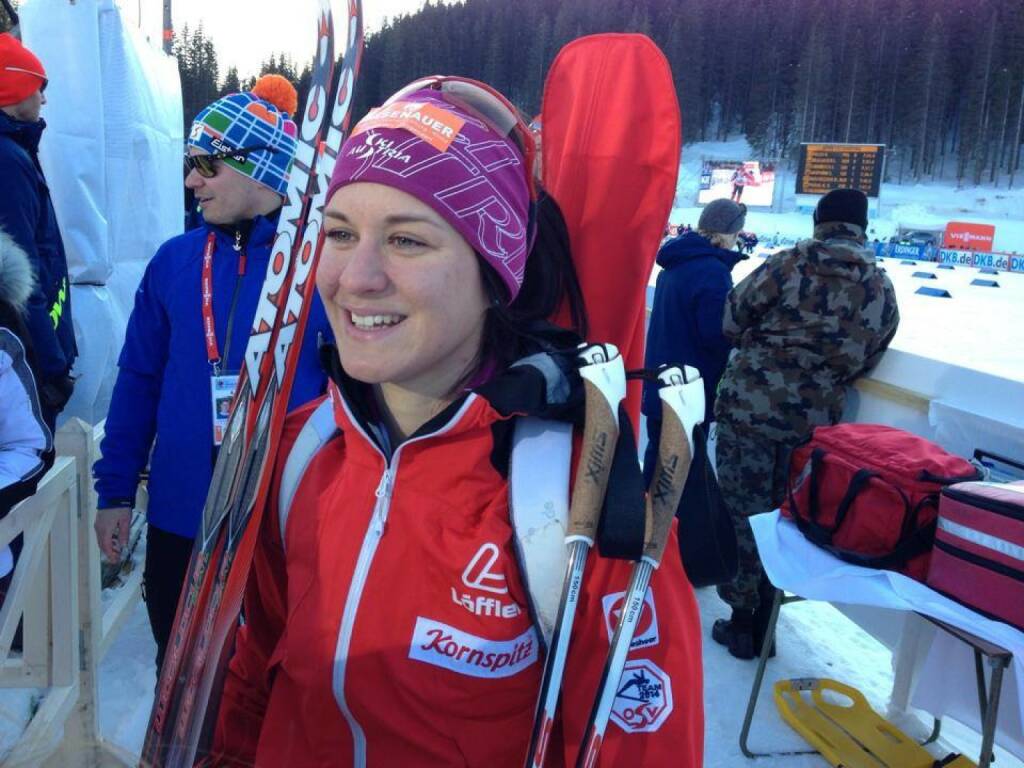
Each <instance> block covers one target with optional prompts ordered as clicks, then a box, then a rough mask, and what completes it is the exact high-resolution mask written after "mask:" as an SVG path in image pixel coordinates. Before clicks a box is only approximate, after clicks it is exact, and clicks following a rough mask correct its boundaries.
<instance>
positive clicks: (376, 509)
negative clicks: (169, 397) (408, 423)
mask: <svg viewBox="0 0 1024 768" xmlns="http://www.w3.org/2000/svg"><path fill="white" fill-rule="evenodd" d="M475 399H476V395H473V394H471V395H469V397H467V398H466V402H465V403H463V404H462V407H461V408H459V410H458V412H457V413H456V414H455V415H454V416H452V418H451V420H450V421H449V422H448V423H447V424H445V425H444V426H443V427H441V428H440V429H438V430H437V431H435V432H431V433H430V434H427V435H420V436H419V437H415V438H413V439H411V440H406V441H405V442H404V443H402V444H401V445H399V446H398V448H396V449H395V452H394V455H392V457H391V461H390V462H388V458H387V456H385V455H384V452H383V451H382V450H381V449H380V447H379V446H378V445H377V443H376V442H374V440H373V439H372V438H371V437H370V436H369V435H368V434H367V433H366V430H364V429H363V427H362V425H360V424H359V421H358V420H357V419H356V418H355V416H354V415H353V413H352V411H351V410H350V409H349V407H348V403H347V402H346V401H345V398H344V396H342V397H341V404H342V407H343V408H344V409H345V413H346V415H347V417H348V420H349V422H351V423H352V424H353V425H355V427H356V429H357V430H358V431H359V433H360V434H361V435H362V436H363V439H364V440H366V441H367V442H368V443H369V444H370V445H372V446H373V447H374V449H375V450H376V451H377V453H379V454H380V456H381V458H382V459H384V471H383V473H381V477H380V480H379V482H378V483H377V489H376V490H375V491H374V497H375V499H376V500H375V502H374V505H373V514H372V515H371V518H370V525H369V527H368V528H367V530H366V534H365V535H364V536H363V544H362V546H361V547H360V549H359V557H358V559H357V560H356V568H355V571H354V572H353V574H352V581H351V582H350V583H349V587H348V595H347V596H346V597H345V608H344V610H343V611H342V615H341V628H340V630H339V631H338V644H337V646H336V648H335V651H334V680H333V681H332V682H333V687H334V698H335V700H336V701H337V702H338V706H339V708H340V709H341V713H342V715H343V716H344V718H345V721H346V722H347V723H348V726H349V728H350V729H351V731H352V745H353V766H354V768H364V767H365V765H366V734H365V733H364V732H363V729H362V726H360V725H359V723H358V721H357V720H356V719H355V716H354V715H353V714H352V711H351V710H350V709H349V706H348V701H347V700H346V699H345V671H346V668H347V667H348V650H349V646H350V645H351V643H352V632H353V629H354V627H355V618H356V613H357V612H358V610H359V603H360V601H361V600H362V596H363V590H364V589H365V587H366V579H367V577H368V576H369V573H370V566H371V565H372V564H373V558H374V556H375V555H376V554H377V546H378V545H379V544H380V540H381V539H382V538H383V537H384V533H385V532H386V530H387V522H388V513H389V512H390V510H391V498H392V496H393V495H394V490H395V477H396V475H397V474H398V462H399V459H400V457H401V454H402V449H403V448H405V446H407V445H409V444H411V443H417V442H420V441H421V440H427V439H429V438H432V437H437V436H439V435H443V434H444V433H445V432H448V431H449V430H451V429H452V428H453V427H454V426H455V425H456V424H458V423H459V421H461V419H462V417H463V415H465V413H466V411H467V410H468V409H469V406H470V405H471V404H472V403H473V401H474V400H475Z"/></svg>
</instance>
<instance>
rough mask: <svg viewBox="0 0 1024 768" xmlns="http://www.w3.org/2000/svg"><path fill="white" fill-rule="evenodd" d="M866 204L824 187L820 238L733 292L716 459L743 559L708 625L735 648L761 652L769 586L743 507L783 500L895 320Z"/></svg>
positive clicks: (851, 193) (745, 654)
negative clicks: (723, 608)
mask: <svg viewBox="0 0 1024 768" xmlns="http://www.w3.org/2000/svg"><path fill="white" fill-rule="evenodd" d="M867 213H868V208H867V198H866V197H865V196H864V195H863V193H861V192H858V191H856V190H852V189H838V190H834V191H832V192H829V193H828V194H827V195H825V196H824V197H822V198H821V200H820V201H819V202H818V206H817V208H816V209H815V211H814V238H813V239H811V240H803V241H801V242H799V243H797V244H796V246H795V247H793V248H790V249H788V250H782V251H779V252H778V253H775V254H773V255H771V256H769V257H768V259H767V261H766V262H765V263H764V264H762V265H761V266H760V267H758V268H757V269H756V270H755V271H754V272H753V273H751V274H750V275H749V276H748V277H747V278H746V279H745V280H744V281H743V282H741V283H740V284H739V285H737V286H736V287H735V288H734V289H733V291H732V293H731V294H730V295H729V299H728V301H727V302H726V308H725V317H724V321H723V331H724V333H725V335H726V336H727V337H728V338H730V339H731V340H732V341H733V342H734V343H735V345H736V353H735V354H734V355H733V357H732V358H731V359H730V360H729V364H728V366H727V367H726V370H725V374H724V375H723V376H722V383H721V386H720V387H719V390H718V401H717V403H716V405H715V416H716V419H717V421H718V454H717V466H718V479H719V483H720V485H721V488H722V493H723V495H724V496H725V501H726V504H727V506H728V507H729V509H730V512H731V513H732V515H733V518H734V522H735V523H736V532H737V538H738V539H739V545H740V570H739V575H738V576H737V577H736V580H735V581H734V582H733V583H732V584H727V585H723V586H721V587H719V588H718V592H719V595H720V596H721V597H722V599H723V600H725V602H726V603H728V604H729V605H730V606H732V616H731V618H729V619H720V620H718V621H716V622H715V625H714V628H713V631H712V637H713V638H714V639H715V640H716V641H717V642H719V643H721V644H723V645H725V646H727V647H728V649H729V652H730V653H731V654H732V655H733V656H736V657H738V658H744V659H749V658H752V657H754V656H756V655H758V654H759V653H760V651H761V644H762V640H763V639H764V631H765V626H766V625H767V621H768V612H769V609H770V605H771V603H770V598H771V595H772V588H771V585H770V584H769V583H768V580H767V577H766V576H765V574H764V569H763V568H762V567H761V561H760V559H759V558H758V555H757V547H756V545H755V543H754V538H753V533H752V532H751V529H750V523H749V522H748V521H747V518H748V517H749V516H750V515H755V514H758V513H761V512H768V511H770V510H772V509H775V508H776V507H778V506H779V504H780V502H781V501H782V498H783V491H784V487H785V481H786V476H787V473H788V467H789V453H790V450H791V449H792V448H793V446H795V445H796V444H797V443H799V442H801V441H803V440H804V439H806V438H807V437H809V436H810V434H811V431H812V430H813V429H814V427H816V426H819V425H824V424H834V423H836V422H837V421H839V418H840V416H841V415H842V412H843V405H844V403H845V399H846V387H847V386H849V385H850V384H852V383H853V382H854V381H855V380H856V379H857V378H858V377H860V376H863V375H864V374H865V373H867V372H868V371H869V370H871V368H872V367H874V366H875V364H876V363H878V361H879V360H880V359H881V357H882V354H883V352H884V351H885V350H886V348H887V347H888V346H889V342H890V341H892V338H893V336H894V335H895V333H896V327H897V325H898V323H899V310H898V308H897V306H896V294H895V292H894V291H893V287H892V283H891V282H890V281H889V278H888V277H886V275H885V273H884V271H882V270H881V269H879V268H878V267H877V266H876V264H875V257H874V254H873V253H872V251H871V249H869V248H867V247H866V246H865V238H864V232H865V230H866V229H867ZM808 297H812V298H808Z"/></svg>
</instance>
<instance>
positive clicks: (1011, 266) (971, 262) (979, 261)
mask: <svg viewBox="0 0 1024 768" xmlns="http://www.w3.org/2000/svg"><path fill="white" fill-rule="evenodd" d="M937 260H938V262H939V263H940V264H952V265H953V266H956V267H975V268H976V269H998V270H999V271H1000V272H1024V257H1022V256H1014V255H1011V254H1009V253H977V252H975V251H960V250H951V249H945V248H944V249H942V250H941V251H939V256H938V259H937Z"/></svg>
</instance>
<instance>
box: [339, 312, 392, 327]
mask: <svg viewBox="0 0 1024 768" xmlns="http://www.w3.org/2000/svg"><path fill="white" fill-rule="evenodd" d="M349 314H350V315H351V316H352V325H354V326H355V327H356V328H361V329H363V330H368V329H372V328H387V327H388V326H392V325H397V324H398V323H400V322H402V320H404V319H405V318H403V317H402V316H401V315H357V314H356V313H355V312H350V313H349Z"/></svg>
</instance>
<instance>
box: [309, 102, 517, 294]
mask: <svg viewBox="0 0 1024 768" xmlns="http://www.w3.org/2000/svg"><path fill="white" fill-rule="evenodd" d="M523 166H524V163H523V158H522V155H521V154H520V153H519V150H518V148H517V147H516V146H515V144H514V143H513V142H512V140H511V139H508V138H507V137H504V136H501V135H499V134H498V133H497V132H496V131H495V130H494V129H493V128H492V127H491V126H490V125H489V124H487V123H485V122H484V121H483V120H481V119H479V118H477V117H475V116H473V115H471V114H469V113H468V112H466V111H464V110H463V109H461V108H459V107H457V106H454V105H452V104H449V103H448V102H447V101H445V100H444V98H443V97H442V96H441V94H440V93H439V92H437V91H435V90H431V89H429V88H428V89H424V90H421V91H416V92H414V93H412V94H409V95H408V96H405V97H403V98H402V100H401V101H398V102H395V103H392V104H387V105H385V106H383V107H378V108H377V109H374V110H371V111H370V112H369V114H367V116H366V117H364V118H363V119H362V120H360V121H359V123H358V125H356V127H355V128H354V129H353V130H352V135H351V136H349V137H348V139H347V140H346V141H345V143H344V144H343V145H342V147H341V153H340V154H339V155H338V161H337V163H336V165H335V166H334V173H333V175H332V176H331V184H330V187H328V190H327V200H328V201H330V199H331V197H332V196H333V195H334V193H335V192H336V191H337V190H338V189H340V188H341V187H343V186H345V185H347V184H354V183H356V182H361V181H365V182H373V183H376V184H385V185H387V186H389V187H394V188H395V189H399V190H401V191H402V192H405V193H407V194H410V195H412V196H413V197H415V198H416V199H418V200H420V201H421V202H423V203H425V204H427V205H429V206H430V207H431V208H433V209H434V210H435V211H436V212H437V213H438V214H439V215H440V216H441V217H442V218H443V219H444V220H445V221H447V222H448V223H449V224H451V226H452V227H454V228H455V231H457V232H458V233H459V234H460V235H462V236H463V237H464V238H465V239H466V240H467V242H469V244H470V245H471V246H472V247H473V250H475V251H476V252H477V253H478V254H480V256H481V257H483V258H484V259H485V260H486V261H487V263H488V264H490V265H491V266H492V267H494V269H495V270H497V272H498V274H499V275H500V276H501V279H502V281H504V283H505V285H506V286H507V287H508V290H509V301H511V300H512V299H514V298H515V297H516V296H517V295H518V293H519V289H520V287H522V284H523V273H524V271H525V269H526V256H527V253H528V251H529V247H530V242H529V241H530V237H529V233H528V231H527V230H528V219H529V208H530V192H529V189H528V187H527V182H526V170H524V167H523Z"/></svg>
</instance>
